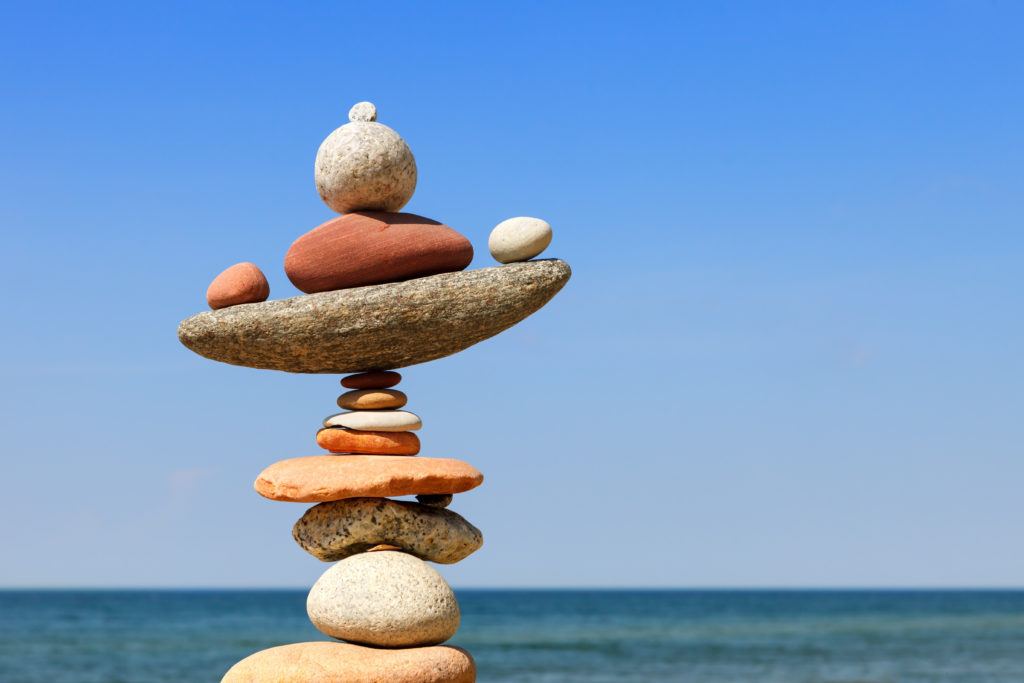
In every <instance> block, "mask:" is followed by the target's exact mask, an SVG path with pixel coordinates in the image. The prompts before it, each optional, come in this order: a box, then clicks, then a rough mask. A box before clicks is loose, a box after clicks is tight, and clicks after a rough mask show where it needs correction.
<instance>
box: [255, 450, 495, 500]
mask: <svg viewBox="0 0 1024 683" xmlns="http://www.w3.org/2000/svg"><path fill="white" fill-rule="evenodd" d="M483 480H484V475H482V474H480V471H479V470H478V469H476V468H475V467H473V466H472V465H470V464H468V463H465V462H462V461H461V460H454V459H452V458H420V457H410V456H407V455H310V456H306V457H302V458H290V459H288V460H281V461H280V462H276V463H274V464H273V465H271V466H270V467H268V468H267V469H265V470H263V471H262V472H260V476H258V477H257V478H256V483H255V484H254V488H255V489H256V492H257V493H259V494H260V495H261V496H263V497H265V498H270V499H271V500H283V501H288V502H292V503H323V502H326V501H329V500H342V499H345V498H356V497H360V496H373V497H378V498H388V497H390V496H409V495H414V494H418V493H435V494H438V493H462V492H463V491H468V490H470V489H473V488H476V487H477V486H479V485H480V484H481V483H483Z"/></svg>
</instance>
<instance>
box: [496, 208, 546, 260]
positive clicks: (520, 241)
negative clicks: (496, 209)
mask: <svg viewBox="0 0 1024 683" xmlns="http://www.w3.org/2000/svg"><path fill="white" fill-rule="evenodd" d="M549 244H551V226H550V225H548V222H547V221H542V220H541V219H539V218H530V217H529V216H519V217H517V218H509V219H508V220H504V221H502V222H501V223H498V225H497V226H495V228H494V230H492V231H491V236H490V237H489V238H488V240H487V248H488V249H490V251H491V256H493V257H494V260H495V261H498V262H499V263H514V262H516V261H527V260H529V259H532V258H533V257H534V256H538V255H540V253H541V252H543V251H544V250H545V249H547V248H548V245H549Z"/></svg>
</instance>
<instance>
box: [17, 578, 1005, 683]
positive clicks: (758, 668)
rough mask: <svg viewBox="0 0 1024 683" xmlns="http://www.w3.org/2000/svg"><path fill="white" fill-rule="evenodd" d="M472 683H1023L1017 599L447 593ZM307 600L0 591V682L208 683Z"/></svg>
mask: <svg viewBox="0 0 1024 683" xmlns="http://www.w3.org/2000/svg"><path fill="white" fill-rule="evenodd" d="M458 597H459V602H460V604H461V607H462V627H461V629H460V630H459V633H458V634H457V636H456V637H455V638H454V639H453V640H452V641H451V642H452V644H456V645H460V646H462V647H465V648H467V649H468V650H469V651H470V652H472V654H473V656H474V657H475V658H476V661H477V665H478V669H479V677H478V680H479V681H481V682H483V683H487V682H490V681H507V682H511V681H523V682H527V681H529V682H545V683H547V682H550V683H556V682H557V683H576V682H579V683H582V682H584V681H586V682H591V683H598V682H600V683H612V682H615V683H633V682H636V683H640V682H643V683H651V682H655V681H686V682H688V683H712V682H714V683H747V682H750V683H754V682H756V683H897V682H900V683H902V682H906V683H954V682H955V683H995V682H1004V681H1005V682H1007V683H1011V682H1013V683H1024V591H582V590H581V591H556V590H550V591H492V590H487V591H483V590H464V591H458ZM305 598H306V595H305V591H298V590H295V591H212V590H211V591H0V683H71V682H74V683H120V682H123V683H157V682H158V681H168V682H169V681H174V682H176V683H183V682H194V681H218V680H219V679H220V676H221V675H222V674H223V673H224V671H226V670H227V669H228V667H230V666H231V665H232V664H233V663H234V662H236V661H238V660H239V659H242V658H243V657H245V656H246V655H248V654H250V653H252V652H255V651H257V650H260V649H263V648H266V647H271V646H273V645H280V644H283V643H293V642H300V641H306V640H321V639H324V637H323V636H322V635H321V634H320V633H319V632H318V631H316V630H315V629H314V628H313V627H312V626H311V625H310V623H309V621H308V620H307V618H306V612H305Z"/></svg>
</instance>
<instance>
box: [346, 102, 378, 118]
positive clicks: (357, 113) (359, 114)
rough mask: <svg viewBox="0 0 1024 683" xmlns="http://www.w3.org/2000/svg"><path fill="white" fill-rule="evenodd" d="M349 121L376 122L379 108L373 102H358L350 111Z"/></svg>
mask: <svg viewBox="0 0 1024 683" xmlns="http://www.w3.org/2000/svg"><path fill="white" fill-rule="evenodd" d="M348 120H349V121H376V120H377V107H376V106H374V104H373V102H356V103H355V104H353V105H352V108H351V109H349V110H348Z"/></svg>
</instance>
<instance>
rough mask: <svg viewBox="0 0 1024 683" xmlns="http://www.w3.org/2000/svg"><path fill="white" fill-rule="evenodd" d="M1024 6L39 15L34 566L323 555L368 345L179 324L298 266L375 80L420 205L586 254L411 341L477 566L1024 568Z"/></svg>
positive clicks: (30, 37)
mask: <svg viewBox="0 0 1024 683" xmlns="http://www.w3.org/2000/svg"><path fill="white" fill-rule="evenodd" d="M1022 21H1024V11H1022V10H1021V8H1020V6H1019V5H1016V4H1014V3H1008V2H991V3H969V2H920V3H914V2H909V3H898V4H893V3H827V6H824V5H823V4H822V3H810V2H808V3H730V4H727V5H726V4H723V3H700V4H696V3H694V4H684V3H664V4H647V3H624V4H604V3H580V4H571V3H514V4H513V3H509V4H506V5H504V6H498V5H495V4H491V3H485V4H481V3H465V4H456V3H444V4H441V5H438V4H436V3H430V4H426V3H423V4H418V3H385V4H377V3H346V4H342V3H320V4H312V3H311V4H305V5H303V6H302V7H301V8H299V7H296V6H293V5H287V6H286V5H282V4H279V3H274V4H263V3H258V2H253V3H246V5H245V6H244V9H243V8H241V7H240V6H236V5H229V4H216V3H182V4H173V5H170V4H169V5H163V6H157V5H150V4H149V3H142V4H139V3H124V4H106V5H96V6H86V5H79V4H71V3H68V4H66V5H52V4H44V3H32V4H31V5H30V4H29V3H17V4H15V3H6V4H4V5H3V8H2V9H0V86H2V92H3V106H2V107H0V136H2V137H0V139H2V149H3V154H2V156H0V225H2V226H3V237H4V249H3V253H4V254H5V259H4V267H3V268H2V269H0V282H2V284H3V287H4V291H6V293H7V295H6V297H5V305H4V312H3V320H4V334H3V335H2V336H0V382H2V386H3V390H2V391H0V415H2V420H3V423H2V425H3V433H4V440H3V446H2V447H0V453H2V467H3V473H4V480H5V485H4V495H3V496H0V519H2V520H3V522H2V523H0V542H2V543H3V546H4V548H5V549H6V552H4V562H3V563H2V566H0V585H7V586H27V585H32V586H40V585H42V586H300V587H305V586H308V585H310V584H311V583H312V582H313V581H314V580H315V579H316V577H317V576H319V574H320V573H321V572H322V571H323V570H324V569H325V568H326V566H325V565H323V564H322V563H320V562H319V561H317V560H315V559H314V558H312V557H311V556H308V555H307V554H306V553H304V552H303V551H302V550H301V549H299V548H298V546H297V545H296V544H295V543H294V541H293V540H292V539H291V536H290V529H291V525H292V524H293V523H294V521H295V520H296V519H297V518H298V517H299V516H300V515H301V514H302V511H303V510H304V506H302V505H291V504H283V503H272V502H270V501H266V500H263V499H262V498H260V497H259V496H258V495H257V494H255V493H254V492H253V491H252V489H251V484H252V480H253V479H254V478H255V476H256V474H257V473H258V472H259V471H260V470H261V469H262V468H263V467H264V466H266V465H268V464H270V463H271V462H273V461H275V460H278V459H281V458H285V457H291V456H297V455H307V454H311V453H314V452H316V451H317V448H316V446H315V443H314V441H313V437H314V433H315V430H316V427H317V425H318V423H319V421H320V419H322V418H323V417H324V416H325V415H327V414H329V413H331V412H333V411H334V400H335V397H336V395H337V393H338V389H339V387H338V384H337V377H333V376H290V375H286V374H280V373H272V372H264V371H254V370H248V369H243V368H235V367H230V366H221V365H218V364H215V363H212V362H209V361H206V360H204V359H201V358H199V357H198V356H194V355H192V354H190V353H189V352H188V351H186V350H185V349H184V347H182V346H180V345H179V344H178V342H177V339H176V336H175V329H176V326H177V323H178V321H179V320H181V319H183V318H185V317H187V316H189V315H191V314H192V313H195V312H197V311H200V310H203V309H204V308H205V302H204V298H203V297H204V292H205V289H206V286H207V284H208V283H209V281H210V280H211V279H212V278H213V276H214V275H216V274H217V273H218V272H219V271H220V270H221V269H223V268H224V267H226V266H228V265H230V264H232V263H235V262H238V261H242V260H251V261H254V262H255V263H257V264H259V265H260V266H261V267H262V268H263V269H264V271H265V272H266V273H267V275H268V278H269V279H270V283H271V296H272V297H274V298H278V297H285V296H291V295H294V294H296V293H297V292H296V290H294V288H292V286H291V285H290V283H288V281H287V279H286V277H285V275H284V272H283V267H282V261H283V258H284V253H285V251H286V250H287V248H288V246H289V245H290V243H291V242H292V241H293V240H294V239H295V238H296V237H298V236H299V235H301V234H302V233H304V232H305V231H307V230H309V229H311V228H313V227H314V226H316V225H318V224H319V223H321V222H322V221H324V220H327V219H328V218H330V217H331V215H332V214H331V212H330V211H329V210H328V209H327V207H326V206H324V205H323V204H322V203H321V201H320V199H319V198H318V196H317V193H316V190H315V188H314V185H313V177H312V164H313V158H314V155H315V153H316V149H317V146H318V145H319V143H320V141H321V140H322V139H323V138H324V137H325V136H326V135H327V134H328V133H329V132H330V131H331V130H332V129H333V128H334V127H336V126H337V125H340V124H341V123H342V122H343V121H344V118H345V115H346V112H347V111H348V108H349V106H350V105H351V104H353V103H354V102H357V101H360V100H372V101H374V102H375V103H376V104H377V107H378V110H379V116H380V120H381V121H382V122H384V123H387V124H388V125H391V126H392V127H394V128H395V129H397V130H398V131H399V132H400V133H401V134H402V135H403V136H404V137H405V138H406V140H407V141H408V142H409V144H410V146H411V147H412V149H413V151H414V153H415V154H416V158H417V161H418V164H419V170H420V182H419V186H418V189H417V192H416V195H415V196H414V197H413V199H412V201H411V202H410V204H409V206H408V207H407V208H408V210H410V211H413V212H415V213H419V214H422V215H425V216H429V217H431V218H434V219H437V220H441V221H443V222H445V223H447V224H449V225H451V226H453V227H455V228H456V229H458V230H460V231H461V232H463V233H464V234H466V235H467V236H468V237H469V238H470V239H471V240H472V242H473V244H474V246H475V247H476V252H477V255H476V259H475V260H474V263H473V266H472V267H484V266H487V265H491V263H492V262H491V259H490V256H489V254H488V253H487V249H486V240H487V235H488V233H489V231H490V229H491V227H493V226H494V225H495V224H497V223H498V222H499V221H501V220H503V219H505V218H508V217H510V216H515V215H535V216H540V217H543V218H545V219H547V220H548V221H550V222H551V224H552V225H553V226H554V230H555V238H554V241H553V243H552V245H551V247H550V249H549V251H548V254H549V255H554V256H559V257H562V258H565V259H566V260H568V261H569V262H570V263H571V265H572V267H573V270H574V276H573V279H572V281H571V282H570V283H569V285H568V286H567V288H566V289H565V290H564V291H563V292H562V293H561V294H560V295H559V296H558V297H556V299H555V300H553V301H552V302H551V304H550V305H549V306H548V307H546V308H545V309H543V310H542V311H541V312H539V313H538V314H536V315H535V316H533V317H531V318H529V319H528V320H527V321H525V322H524V323H522V324H521V325H519V326H518V327H516V328H514V329H512V330H511V331H509V332H506V333H505V334H503V335H500V336H499V337H497V338H495V339H492V340H490V341H487V342H484V343H482V344H480V345H478V346H476V347H473V348H472V349H470V350H468V351H466V352H464V353H461V354H459V355H457V356H454V357H450V358H447V359H444V360H441V361H437V362H434V363H430V364H427V365H424V366H419V367H414V368H410V369H408V370H407V371H404V374H405V377H406V380H405V382H404V384H403V388H404V389H405V390H406V391H407V393H408V394H409V395H410V404H409V407H410V409H412V410H413V411H415V412H416V413H418V414H419V415H421V416H422V417H423V420H424V429H423V431H422V432H421V436H422V439H423V443H424V450H423V454H424V455H437V456H452V457H459V458H463V459H466V460H468V461H469V462H471V463H473V464H474V465H476V466H477V467H479V468H480V469H481V470H482V471H483V472H484V473H485V476H486V481H485V483H484V485H483V486H482V487H481V488H479V489H477V490H475V491H473V492H471V493H468V494H465V495H463V496H459V497H458V498H457V499H456V503H455V505H454V509H455V510H457V511H458V512H460V513H462V514H463V515H465V516H466V517H467V518H468V519H469V520H470V521H472V522H473V523H474V524H476V525H477V526H479V527H480V528H481V529H482V530H483V532H484V535H485V539H486V543H485V547H484V548H483V549H482V550H481V551H480V552H478V553H477V554H475V555H473V556H472V557H470V558H469V559H467V560H466V561H464V562H462V563H460V564H458V565H456V566H453V567H447V568H444V569H443V570H442V571H443V572H444V573H445V575H446V576H447V577H448V578H449V580H450V581H451V582H452V583H453V584H454V585H456V586H1008V585H1015V586H1019V585H1021V584H1024V544H1021V543H1020V538H1021V534H1022V532H1024V521H1022V520H1024V502H1022V500H1024V499H1022V496H1021V493H1020V492H1021V482H1022V480H1024V457H1022V456H1024V445H1022V444H1024V420H1022V419H1021V414H1022V408H1024V364H1022V362H1021V349H1022V347H1024V316H1022V306H1021V293H1022V284H1024V274H1022V272H1024V271H1022V268H1021V263H1022V257H1024V231H1022V217H1024V192H1022V186H1024V185H1022V183H1024V172H1022V169H1024V165H1022V161H1024V127H1022V125H1021V121H1024V91H1022V89H1021V87H1020V74H1021V73H1022V69H1024V45H1022V43H1021V41H1020V40H1019V27H1020V26H1021V24H1022Z"/></svg>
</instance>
